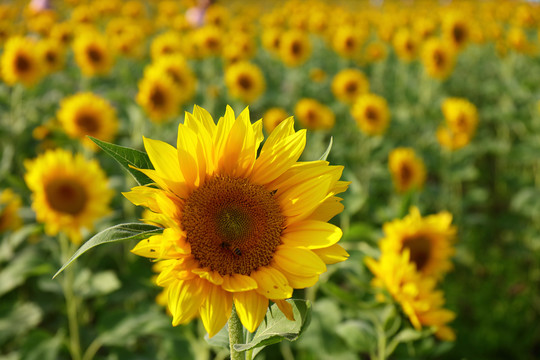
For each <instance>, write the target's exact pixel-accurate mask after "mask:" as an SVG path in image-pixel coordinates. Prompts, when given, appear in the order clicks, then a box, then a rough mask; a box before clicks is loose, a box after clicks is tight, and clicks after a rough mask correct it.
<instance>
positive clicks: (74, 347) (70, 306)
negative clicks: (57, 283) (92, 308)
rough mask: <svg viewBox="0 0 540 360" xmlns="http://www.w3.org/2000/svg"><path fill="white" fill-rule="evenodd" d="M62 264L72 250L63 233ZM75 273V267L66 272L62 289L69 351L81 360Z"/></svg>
mask: <svg viewBox="0 0 540 360" xmlns="http://www.w3.org/2000/svg"><path fill="white" fill-rule="evenodd" d="M59 240H60V247H61V256H62V262H63V263H64V262H66V261H67V259H69V257H70V255H71V253H72V251H71V250H72V249H71V246H70V245H71V244H70V241H69V239H68V237H67V236H66V235H65V234H63V233H61V234H60V235H59ZM73 282H74V272H73V266H70V267H68V268H66V270H65V271H64V280H63V282H62V288H63V290H64V297H65V299H66V311H67V316H68V326H69V351H70V353H71V357H72V359H73V360H81V359H82V357H81V341H80V337H79V322H78V319H77V298H76V296H75V294H74V292H73Z"/></svg>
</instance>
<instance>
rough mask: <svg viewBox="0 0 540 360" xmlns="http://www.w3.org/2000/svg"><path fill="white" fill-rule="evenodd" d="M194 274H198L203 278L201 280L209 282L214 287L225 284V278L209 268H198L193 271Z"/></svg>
mask: <svg viewBox="0 0 540 360" xmlns="http://www.w3.org/2000/svg"><path fill="white" fill-rule="evenodd" d="M191 272H193V273H194V274H197V275H199V276H200V277H201V279H205V280H208V281H209V282H211V283H212V284H214V285H221V284H223V276H221V275H220V274H219V273H218V272H217V271H212V270H210V269H208V268H204V269H201V268H198V269H193V270H191Z"/></svg>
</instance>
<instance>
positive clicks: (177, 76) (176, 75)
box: [166, 69, 184, 86]
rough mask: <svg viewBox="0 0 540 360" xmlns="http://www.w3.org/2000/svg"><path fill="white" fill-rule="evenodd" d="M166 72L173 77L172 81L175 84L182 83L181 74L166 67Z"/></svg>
mask: <svg viewBox="0 0 540 360" xmlns="http://www.w3.org/2000/svg"><path fill="white" fill-rule="evenodd" d="M166 71H167V74H168V75H169V76H170V77H171V78H172V79H173V81H174V82H175V83H176V84H177V85H180V86H182V85H184V79H182V76H181V75H180V74H179V73H178V72H177V71H175V70H173V69H167V70H166Z"/></svg>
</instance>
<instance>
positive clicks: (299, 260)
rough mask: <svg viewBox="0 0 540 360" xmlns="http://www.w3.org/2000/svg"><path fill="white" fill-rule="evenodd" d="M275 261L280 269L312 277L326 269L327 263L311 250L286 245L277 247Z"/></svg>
mask: <svg viewBox="0 0 540 360" xmlns="http://www.w3.org/2000/svg"><path fill="white" fill-rule="evenodd" d="M274 262H275V264H276V265H277V266H279V268H280V269H283V270H285V271H287V272H288V273H291V274H295V275H298V276H304V277H311V276H313V275H318V274H322V273H323V272H325V271H326V265H325V263H324V262H323V261H322V260H321V259H320V258H319V257H318V256H317V255H315V254H314V253H313V252H312V251H311V250H308V249H303V248H293V247H289V246H285V245H280V246H278V247H277V249H276V252H275V254H274Z"/></svg>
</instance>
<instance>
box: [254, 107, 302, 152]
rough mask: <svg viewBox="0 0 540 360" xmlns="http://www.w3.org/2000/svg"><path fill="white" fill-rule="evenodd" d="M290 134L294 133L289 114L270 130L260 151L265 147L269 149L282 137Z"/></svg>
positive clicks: (292, 120) (292, 119)
mask: <svg viewBox="0 0 540 360" xmlns="http://www.w3.org/2000/svg"><path fill="white" fill-rule="evenodd" d="M292 134H294V118H293V117H292V116H290V117H288V118H286V119H285V120H283V121H282V122H280V123H279V124H278V126H276V128H275V129H274V131H272V133H271V134H270V136H268V139H266V142H265V143H264V145H263V148H262V150H261V153H262V151H263V150H264V148H265V147H266V148H267V149H271V148H273V147H274V145H275V144H276V143H278V142H279V141H281V140H283V139H284V138H287V137H289V136H290V135H292Z"/></svg>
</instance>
